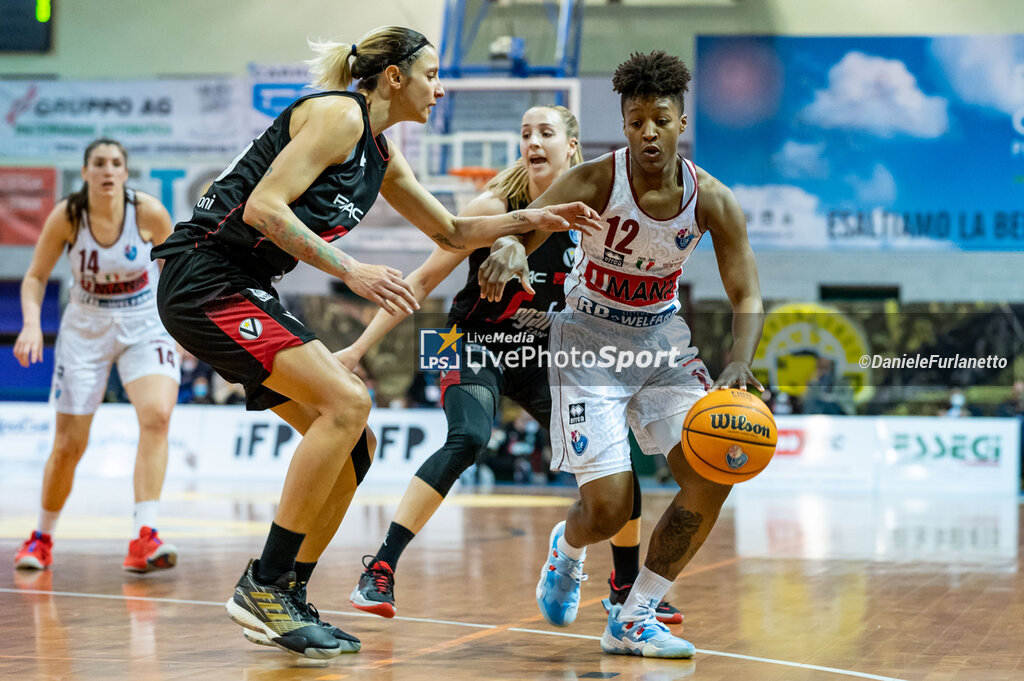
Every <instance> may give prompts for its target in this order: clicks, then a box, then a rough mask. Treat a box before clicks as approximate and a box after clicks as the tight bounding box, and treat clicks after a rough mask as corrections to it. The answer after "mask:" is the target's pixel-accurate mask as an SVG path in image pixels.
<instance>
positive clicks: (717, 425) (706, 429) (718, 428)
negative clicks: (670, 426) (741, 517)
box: [682, 389, 779, 485]
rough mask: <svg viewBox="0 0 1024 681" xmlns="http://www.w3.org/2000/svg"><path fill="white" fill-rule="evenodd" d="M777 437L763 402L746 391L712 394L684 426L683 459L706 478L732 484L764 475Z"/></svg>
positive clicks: (700, 404) (695, 406)
mask: <svg viewBox="0 0 1024 681" xmlns="http://www.w3.org/2000/svg"><path fill="white" fill-rule="evenodd" d="M778 434H779V433H778V429H777V428H776V426H775V419H774V418H773V417H772V412H771V411H770V410H769V409H768V406H767V405H766V404H765V403H764V402H762V401H761V398H759V397H757V396H756V395H751V394H750V393H748V392H747V391H745V390H732V389H727V390H713V391H712V392H710V393H708V394H707V395H705V396H704V397H702V398H700V399H699V400H697V403H696V404H694V405H693V407H691V408H690V411H689V413H687V415H686V420H685V421H683V433H682V445H683V455H684V456H685V457H686V460H687V461H689V462H690V465H691V466H693V468H694V470H696V471H697V472H698V473H700V474H701V475H702V476H703V477H704V478H706V479H708V480H711V481H712V482H717V483H720V484H722V485H733V484H735V483H737V482H743V481H744V480H750V479H751V478H752V477H754V476H755V475H757V474H758V473H760V472H761V471H763V470H764V468H765V466H767V465H768V463H769V462H770V461H771V460H772V455H774V454H775V441H776V439H777V438H778Z"/></svg>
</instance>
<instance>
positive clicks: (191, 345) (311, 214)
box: [153, 27, 596, 659]
mask: <svg viewBox="0 0 1024 681" xmlns="http://www.w3.org/2000/svg"><path fill="white" fill-rule="evenodd" d="M314 48H315V49H317V51H318V53H319V57H318V58H317V59H316V60H315V61H314V63H313V72H314V74H315V75H316V76H317V78H318V82H317V84H318V85H322V86H324V87H325V88H326V89H327V90H328V91H327V92H322V93H318V94H314V95H310V96H308V97H303V98H301V99H299V100H297V101H296V102H294V103H293V104H292V105H291V106H289V107H288V108H287V109H286V110H285V111H284V112H283V113H282V114H281V115H280V116H278V117H277V119H276V120H275V121H274V123H273V124H272V125H271V126H270V128H268V129H267V130H266V131H265V132H264V133H263V134H262V135H260V136H259V137H258V138H257V139H256V140H254V141H253V143H252V144H251V145H250V146H249V147H248V148H247V149H245V150H244V151H243V152H242V154H240V155H239V156H238V158H237V159H235V161H234V162H233V163H232V164H231V165H230V166H229V167H228V169H227V170H225V171H224V172H223V173H222V174H221V176H220V177H218V178H217V179H216V180H215V181H214V183H213V184H212V186H211V187H210V188H209V190H207V192H206V194H205V195H204V196H203V197H202V198H201V199H200V200H199V201H198V203H197V204H196V208H195V211H194V213H193V215H192V218H191V219H190V220H189V221H187V222H184V223H181V224H179V225H178V226H177V228H176V229H175V232H174V234H172V235H171V237H169V238H168V239H167V240H166V241H165V242H164V244H163V245H162V246H161V247H160V248H158V249H154V251H153V256H154V257H155V258H164V259H166V264H165V266H164V273H163V276H162V277H161V279H160V287H159V293H158V303H159V307H160V315H161V318H162V320H163V322H164V325H165V326H166V327H167V330H168V331H170V333H171V335H173V336H174V337H175V338H176V339H177V340H178V342H179V343H181V345H182V346H183V347H185V348H187V349H188V350H189V351H190V352H192V353H193V354H194V355H195V356H196V357H198V358H199V359H201V360H202V361H204V362H206V363H208V364H210V365H211V366H212V367H213V368H214V369H216V370H217V371H218V372H219V373H220V374H221V375H222V376H224V378H226V379H227V380H229V381H232V382H237V383H241V384H242V385H243V386H244V387H245V390H246V398H247V406H248V408H249V409H267V408H269V409H272V410H273V411H274V412H275V413H276V414H277V415H279V416H280V417H281V418H283V419H284V420H285V421H287V422H288V423H289V424H291V425H292V426H293V427H294V428H295V429H296V430H297V431H298V432H299V433H301V434H302V435H303V438H302V441H301V442H300V443H299V445H298V447H297V448H296V450H295V453H294V455H293V458H292V461H291V464H290V466H289V469H288V475H287V478H286V479H285V485H284V490H283V491H282V493H281V501H280V504H279V506H278V509H277V513H276V516H275V519H274V522H273V524H272V525H271V528H270V533H269V536H268V538H267V542H266V544H265V546H264V549H263V553H262V556H261V557H260V559H259V560H254V561H251V562H250V564H249V566H248V567H247V568H246V570H245V573H244V574H243V575H242V577H241V579H240V580H239V582H238V585H237V586H236V588H235V593H234V595H233V597H232V599H231V600H229V601H228V603H227V609H228V613H229V614H230V616H231V617H232V619H234V620H235V621H236V622H237V623H238V624H240V625H242V626H243V627H245V628H246V629H249V630H251V631H252V632H254V635H256V636H258V637H260V638H265V639H266V640H267V641H268V642H270V643H272V644H274V645H277V646H279V647H281V648H283V649H285V650H288V651H290V652H292V653H295V654H298V655H303V656H306V657H310V658H317V659H324V658H330V657H334V656H336V655H338V654H340V653H342V652H355V651H357V650H358V649H359V647H360V643H359V641H358V639H356V638H355V637H353V636H350V635H348V634H345V633H344V632H342V631H340V630H339V629H337V628H335V627H332V626H330V625H327V624H325V623H323V622H321V621H320V619H319V617H318V616H317V612H316V610H315V608H313V607H312V606H310V605H308V604H307V603H306V602H305V582H306V581H307V580H308V577H309V575H310V574H311V572H312V570H313V567H314V565H315V563H316V561H317V559H318V558H319V556H320V554H321V553H322V552H323V550H324V549H325V548H326V546H327V544H328V542H329V541H330V540H331V538H332V537H333V535H334V533H335V532H336V531H337V528H338V526H339V524H340V523H341V520H342V518H343V516H344V514H345V511H346V509H347V508H348V504H349V502H350V501H351V499H352V495H353V494H354V492H355V488H356V486H357V485H358V484H359V482H360V481H361V480H362V478H363V476H364V474H365V473H366V470H367V469H368V467H369V465H370V457H371V453H372V452H373V450H374V447H375V443H374V441H373V437H372V434H371V433H370V432H369V431H368V430H367V429H366V419H367V415H368V414H369V410H370V399H369V395H368V393H367V390H366V387H365V386H364V385H363V384H362V382H361V381H360V380H359V379H358V378H357V377H356V376H355V375H354V374H352V372H351V371H349V370H348V369H346V368H345V367H344V366H343V365H342V364H341V363H340V362H339V361H338V360H337V359H336V358H334V357H333V356H332V355H331V353H330V352H329V351H328V350H327V348H326V347H325V346H324V345H323V343H321V342H320V341H318V340H316V337H315V335H314V334H313V332H312V331H310V330H309V329H307V328H306V327H305V326H304V325H303V324H302V323H301V322H300V321H299V320H298V319H296V318H295V317H294V316H293V315H292V314H291V313H289V312H288V311H287V310H285V308H284V307H283V306H282V305H281V302H280V301H279V300H278V297H277V293H276V291H275V290H274V288H273V286H272V280H273V279H274V278H276V277H279V276H281V275H283V274H285V273H286V272H288V271H290V270H291V269H293V268H294V267H295V265H296V264H297V262H298V261H299V260H302V261H304V262H307V263H309V264H311V265H313V266H314V267H317V268H319V269H321V270H323V271H324V272H326V273H328V274H330V275H332V276H335V277H337V278H339V279H341V280H342V281H344V282H345V284H346V285H347V286H348V287H349V288H350V289H352V290H353V291H354V292H355V293H357V294H359V295H361V296H363V297H365V298H367V299H369V300H371V301H373V302H375V303H377V304H379V305H380V306H381V307H382V308H383V309H384V310H386V311H388V312H396V311H405V312H411V311H412V310H413V309H415V308H416V307H418V305H417V303H416V299H415V296H414V295H413V293H412V291H411V290H410V289H409V287H408V285H407V284H406V283H405V282H404V281H402V279H401V273H400V272H398V271H397V270H394V269H392V268H390V267H387V266H385V265H366V264H362V263H359V262H356V261H355V260H354V259H353V258H351V257H350V256H348V255H346V254H345V253H343V252H342V251H340V250H339V249H337V248H333V247H331V246H330V245H328V241H330V240H333V239H336V238H338V237H340V236H343V235H344V234H346V233H347V232H349V231H351V230H352V229H353V228H355V227H356V225H358V223H359V220H360V219H361V218H362V216H363V215H364V214H365V213H366V211H367V210H369V208H370V206H371V205H372V203H373V201H374V200H375V199H376V197H377V194H378V193H380V194H382V195H383V196H384V198H385V199H386V200H387V201H388V202H389V203H390V204H392V206H394V207H395V208H396V209H397V210H398V212H399V213H401V214H402V215H403V216H405V217H406V218H407V219H409V221H410V222H412V223H413V224H415V225H417V226H418V227H419V228H420V229H422V230H423V231H424V232H425V233H426V234H428V235H429V236H431V238H432V239H434V241H436V242H437V243H438V244H440V245H441V246H443V247H445V248H451V249H472V248H478V247H481V246H485V245H489V244H490V243H491V242H493V241H494V240H495V239H496V238H497V237H499V236H502V235H505V234H518V233H523V232H525V231H527V230H530V229H534V228H539V229H555V230H565V229H569V228H575V229H582V230H584V231H589V230H592V229H593V228H594V225H595V224H596V223H595V222H594V221H593V217H594V216H596V213H595V212H594V211H593V210H591V209H587V208H585V207H583V206H582V204H578V205H568V206H562V207H558V208H555V209H548V210H529V211H516V212H514V213H511V214H507V215H499V216H493V217H486V218H455V217H453V216H452V215H451V214H450V213H448V212H447V211H446V210H445V209H444V208H443V207H442V205H441V204H440V202H438V201H437V200H436V199H435V198H434V197H432V196H431V195H430V194H429V193H427V191H426V190H424V189H423V187H422V186H421V185H420V184H419V183H418V182H417V181H416V178H415V177H414V176H413V173H412V170H411V169H410V167H409V164H408V163H407V162H406V161H405V159H404V158H403V157H402V155H401V153H400V152H399V150H398V149H397V148H396V147H395V146H393V145H391V144H390V143H389V142H388V140H387V138H385V137H384V136H383V134H381V133H382V131H384V130H386V129H387V128H388V127H390V126H391V125H394V124H395V123H398V122H400V121H418V122H421V123H422V122H425V121H426V119H427V116H428V115H429V113H430V109H431V108H432V107H433V105H434V104H435V103H436V101H437V99H438V98H439V97H442V96H443V95H444V90H443V88H442V87H441V84H440V81H439V80H438V77H437V72H438V57H437V53H436V51H435V49H434V47H433V46H432V45H431V44H430V42H429V41H428V40H427V39H426V38H424V37H423V36H422V35H420V34H419V33H417V32H416V31H413V30H410V29H406V28H401V27H384V28H380V29H376V30H374V31H372V32H371V33H369V34H367V35H366V36H364V37H363V38H362V39H361V40H360V42H359V43H358V44H357V45H351V46H350V45H335V44H317V45H314ZM353 78H356V79H358V80H359V82H358V86H357V89H356V91H355V92H345V91H344V90H345V89H346V88H347V87H348V85H349V84H350V82H351V81H352V80H353Z"/></svg>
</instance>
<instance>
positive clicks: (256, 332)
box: [238, 317, 263, 340]
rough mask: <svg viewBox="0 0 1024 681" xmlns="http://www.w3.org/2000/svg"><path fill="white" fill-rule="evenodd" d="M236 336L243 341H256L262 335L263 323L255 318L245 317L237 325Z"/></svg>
mask: <svg viewBox="0 0 1024 681" xmlns="http://www.w3.org/2000/svg"><path fill="white" fill-rule="evenodd" d="M238 335H239V336H241V337H242V338H244V339H245V340H256V339H257V338H259V337H260V336H262V335H263V322H261V321H260V320H258V319H256V318H255V317H246V318H245V319H243V320H242V323H241V324H239V325H238Z"/></svg>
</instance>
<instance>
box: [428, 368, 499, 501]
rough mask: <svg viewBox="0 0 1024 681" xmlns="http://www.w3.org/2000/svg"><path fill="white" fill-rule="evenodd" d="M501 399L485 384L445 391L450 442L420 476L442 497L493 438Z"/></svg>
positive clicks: (434, 455) (463, 386)
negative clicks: (492, 432)
mask: <svg viewBox="0 0 1024 681" xmlns="http://www.w3.org/2000/svg"><path fill="white" fill-rule="evenodd" d="M496 398H497V396H496V395H495V394H494V393H493V392H492V391H491V390H490V389H489V388H488V387H485V386H482V385H475V384H468V385H453V386H450V387H448V388H447V389H445V394H444V413H445V415H446V416H447V417H448V439H447V440H445V443H444V446H443V447H441V449H439V450H437V451H436V452H434V453H433V454H431V455H430V458H428V459H427V460H426V461H424V462H423V465H422V466H420V469H419V470H418V471H416V477H417V478H419V479H420V480H422V481H423V482H425V483H427V484H428V485H430V486H431V487H433V488H434V489H435V490H436V491H437V493H438V494H440V495H441V496H442V497H444V496H447V495H448V491H449V490H451V488H452V485H454V484H455V481H456V480H458V479H459V476H460V475H462V474H463V473H464V472H465V471H466V469H467V468H469V467H470V466H472V465H473V464H474V463H475V462H476V459H477V457H478V456H480V453H481V452H482V451H484V449H485V448H486V447H487V443H488V441H489V440H490V439H491V424H492V423H493V422H494V414H495V409H496V407H497V404H496Z"/></svg>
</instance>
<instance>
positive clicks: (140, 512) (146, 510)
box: [132, 499, 160, 539]
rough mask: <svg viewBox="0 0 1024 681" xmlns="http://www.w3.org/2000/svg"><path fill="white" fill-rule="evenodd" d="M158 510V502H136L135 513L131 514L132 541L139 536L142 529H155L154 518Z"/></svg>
mask: <svg viewBox="0 0 1024 681" xmlns="http://www.w3.org/2000/svg"><path fill="white" fill-rule="evenodd" d="M159 510H160V500H159V499H154V500H153V501H136V502H135V512H134V513H133V514H132V521H133V522H132V525H133V526H134V528H135V529H133V530H132V539H135V538H136V537H138V536H139V532H141V531H142V528H143V527H156V516H157V513H158V512H159Z"/></svg>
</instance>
